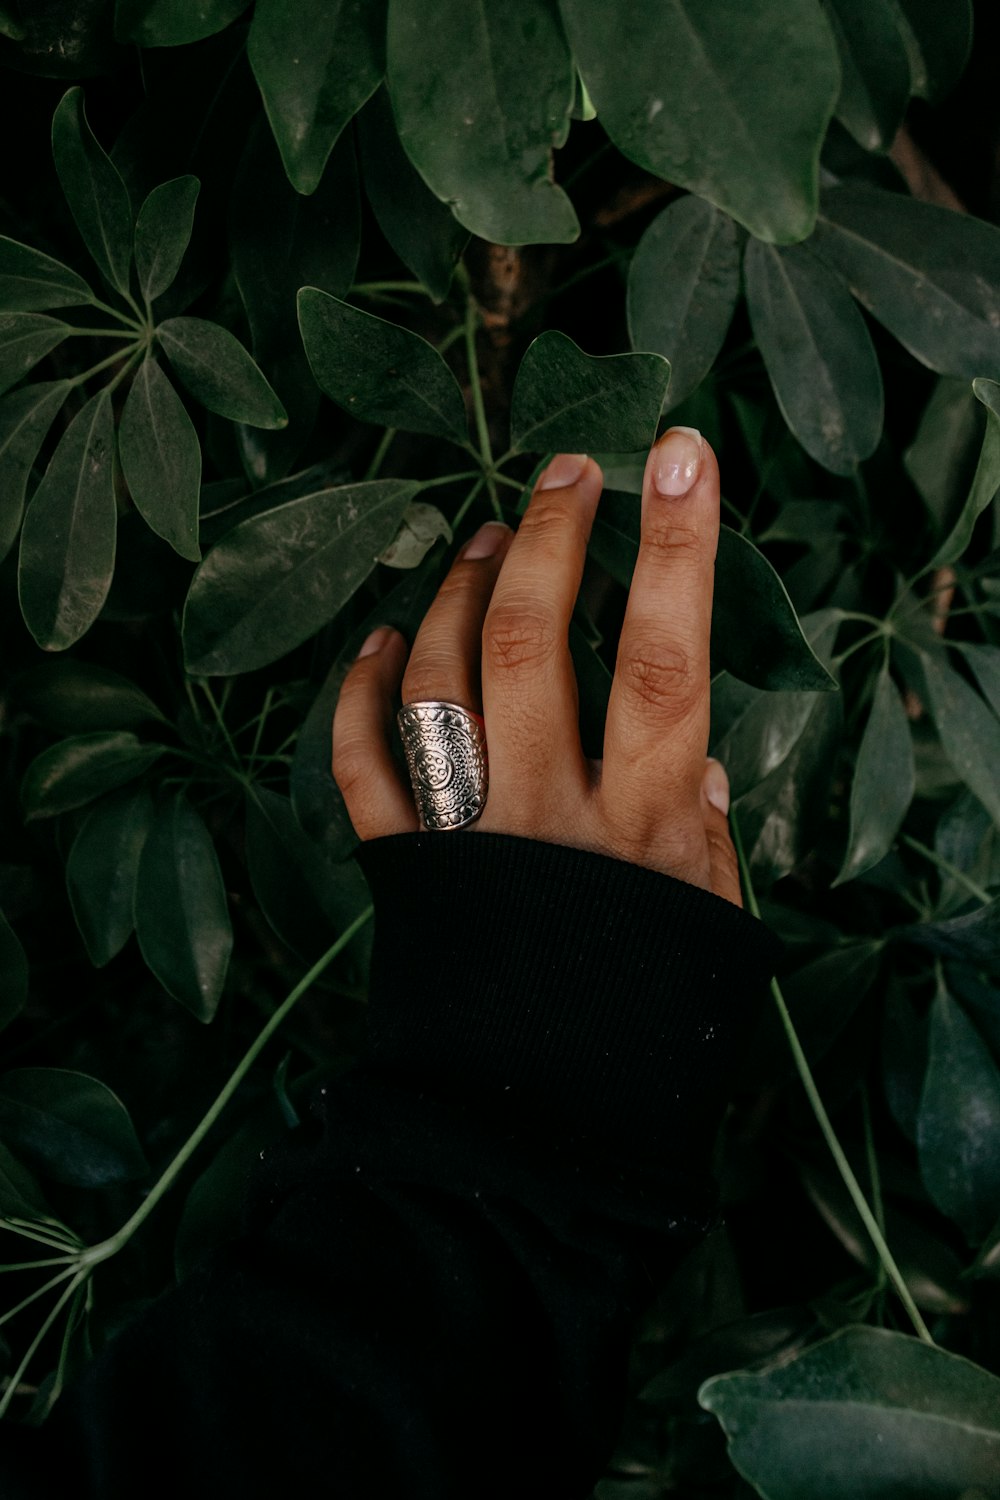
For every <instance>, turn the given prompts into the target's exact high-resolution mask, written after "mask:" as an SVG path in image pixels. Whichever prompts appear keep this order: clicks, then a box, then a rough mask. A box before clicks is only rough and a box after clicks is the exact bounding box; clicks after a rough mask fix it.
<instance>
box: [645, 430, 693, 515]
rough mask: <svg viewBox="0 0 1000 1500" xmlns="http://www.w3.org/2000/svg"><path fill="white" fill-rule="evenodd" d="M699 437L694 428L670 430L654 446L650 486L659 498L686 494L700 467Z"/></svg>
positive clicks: (674, 497) (675, 497)
mask: <svg viewBox="0 0 1000 1500" xmlns="http://www.w3.org/2000/svg"><path fill="white" fill-rule="evenodd" d="M702 446H703V444H702V437H701V433H700V432H699V431H698V429H697V427H671V429H670V431H669V432H666V433H664V435H663V437H661V439H660V441H659V442H658V443H657V445H656V457H655V458H654V460H653V485H654V487H655V489H656V491H657V493H658V494H660V495H668V496H670V497H671V498H672V499H675V500H676V499H677V497H678V496H679V495H686V494H687V492H688V490H689V489H690V488H691V486H692V485H693V484H694V482H695V480H696V479H697V477H698V470H699V469H700V468H701V451H702Z"/></svg>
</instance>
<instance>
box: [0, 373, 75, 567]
mask: <svg viewBox="0 0 1000 1500" xmlns="http://www.w3.org/2000/svg"><path fill="white" fill-rule="evenodd" d="M71 389H72V387H71V385H70V382H69V381H68V380H50V381H45V382H44V383H42V384H40V385H29V386H26V387H25V388H24V390H21V391H14V393H13V394H12V395H10V396H5V397H4V399H3V400H2V401H0V561H2V560H3V559H4V558H5V557H6V556H7V553H8V552H9V551H10V549H11V547H12V546H13V545H14V542H15V541H16V540H17V533H18V531H19V530H20V528H21V516H22V514H23V512H24V493H25V490H26V489H27V487H28V479H29V477H30V475H31V470H32V466H33V465H34V462H35V459H36V458H37V457H38V450H39V449H40V448H41V446H42V444H43V443H44V441H45V434H46V433H47V432H48V430H49V428H50V427H51V426H52V422H53V420H54V418H55V414H56V412H57V411H58V410H59V408H60V406H62V404H63V402H64V401H65V399H66V397H67V396H68V394H69V392H70V390H71Z"/></svg>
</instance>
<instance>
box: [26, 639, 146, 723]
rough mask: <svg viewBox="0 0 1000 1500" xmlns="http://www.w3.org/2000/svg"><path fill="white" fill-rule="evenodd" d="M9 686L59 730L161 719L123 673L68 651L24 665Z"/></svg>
mask: <svg viewBox="0 0 1000 1500" xmlns="http://www.w3.org/2000/svg"><path fill="white" fill-rule="evenodd" d="M12 688H13V692H14V693H15V695H16V697H17V700H18V702H19V703H20V704H21V706H22V707H23V708H25V709H27V711H28V713H29V714H31V715H32V716H33V717H34V718H36V719H38V721H39V722H40V723H41V724H44V725H45V727H46V728H47V729H55V730H58V731H59V733H60V734H86V733H87V732H88V731H89V730H93V729H133V728H134V727H135V726H136V725H138V724H146V723H149V722H150V721H154V720H158V721H159V722H160V723H165V722H166V721H165V720H164V717H163V715H162V714H161V712H160V710H159V709H158V708H157V707H156V704H155V703H153V702H152V701H151V699H149V698H147V697H146V694H145V693H144V692H143V691H142V689H141V688H138V687H136V685H135V683H134V682H129V680H128V678H127V677H121V676H119V674H118V673H117V672H109V671H108V670H107V668H106V667H96V666H93V665H92V664H91V663H90V662H82V661H76V660H75V659H74V658H73V657H70V656H64V657H61V658H57V659H56V660H54V661H43V662H39V664H38V665H37V666H35V667H29V668H28V670H27V671H26V672H22V673H21V674H20V676H19V677H17V678H15V680H14V683H13V684H12Z"/></svg>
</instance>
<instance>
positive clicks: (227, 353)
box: [156, 318, 288, 428]
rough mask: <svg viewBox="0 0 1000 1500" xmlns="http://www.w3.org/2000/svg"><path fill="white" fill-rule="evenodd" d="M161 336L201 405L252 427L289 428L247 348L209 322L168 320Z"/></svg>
mask: <svg viewBox="0 0 1000 1500" xmlns="http://www.w3.org/2000/svg"><path fill="white" fill-rule="evenodd" d="M156 336H157V338H158V339H159V341H160V343H161V344H162V345H163V348H164V351H165V353H166V355H167V358H168V359H169V360H170V363H171V364H172V365H173V367H174V369H175V370H176V371H177V374H178V375H179V376H180V378H181V380H182V381H183V382H184V384H185V385H186V386H187V388H188V390H189V391H190V392H191V394H192V396H194V398H195V400H196V401H200V402H201V404H202V406H206V407H207V408H208V410H209V411H214V412H216V413H217V414H218V415H219V416H220V417H229V418H231V420H232V421H234V422H246V423H248V424H249V425H250V426H251V427H268V428H272V427H284V426H286V425H287V422H288V417H287V415H286V413H285V408H284V407H283V406H282V404H281V402H280V401H279V400H278V398H277V396H276V395H275V394H274V392H273V391H272V389H271V387H270V386H269V385H268V383H267V381H266V380H265V379H264V376H263V375H262V374H261V372H260V370H259V369H258V368H257V366H256V365H255V364H254V362H253V360H252V359H251V358H250V356H249V354H248V353H247V351H246V350H245V349H244V347H243V345H242V344H240V343H238V342H237V340H236V339H234V338H233V335H232V334H231V333H230V332H229V331H228V329H226V328H220V326H219V325H218V323H208V322H206V321H205V319H204V318H167V319H166V320H165V321H164V322H163V323H161V324H160V325H159V326H158V328H157V330H156Z"/></svg>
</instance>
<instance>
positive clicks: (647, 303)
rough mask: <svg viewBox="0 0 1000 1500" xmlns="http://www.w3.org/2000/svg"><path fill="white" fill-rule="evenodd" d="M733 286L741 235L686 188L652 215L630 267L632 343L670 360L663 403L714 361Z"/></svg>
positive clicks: (682, 393) (680, 395) (673, 400)
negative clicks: (683, 192) (682, 193)
mask: <svg viewBox="0 0 1000 1500" xmlns="http://www.w3.org/2000/svg"><path fill="white" fill-rule="evenodd" d="M739 292H740V257H739V239H738V236H737V232H736V226H735V224H734V223H733V221H732V219H730V218H729V217H728V215H726V214H722V213H719V211H718V210H717V209H715V208H713V207H712V205H711V204H710V203H707V202H706V201H705V199H704V198H696V197H694V196H693V195H692V194H689V195H688V196H687V197H685V198H680V199H679V200H677V201H676V202H674V203H671V204H670V205H669V206H668V207H667V208H665V209H664V210H663V212H662V213H661V214H660V215H659V216H658V217H657V218H655V219H654V220H653V222H652V224H650V226H649V228H648V229H647V230H646V232H645V234H644V235H643V237H642V239H641V240H640V241H639V244H638V246H637V248H636V252H635V254H634V256H633V257H632V261H631V264H630V266H629V273H628V326H629V338H630V340H631V343H632V348H633V349H650V350H653V351H654V352H655V353H657V354H663V355H665V356H666V358H667V359H669V361H670V385H669V387H668V389H667V406H668V407H673V406H677V405H679V404H680V402H681V401H683V400H684V399H685V398H686V397H687V396H689V395H690V394H691V392H692V391H693V390H694V389H695V387H696V386H698V385H700V384H701V382H702V380H704V378H705V376H706V375H707V374H708V372H709V370H710V369H711V368H712V365H713V363H714V361H715V357H716V355H717V354H718V352H719V350H720V349H721V347H722V342H723V340H724V338H725V337H726V332H727V330H728V328H729V324H730V323H731V321H732V317H733V311H734V309H735V307H736V302H737V299H738V297H739Z"/></svg>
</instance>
